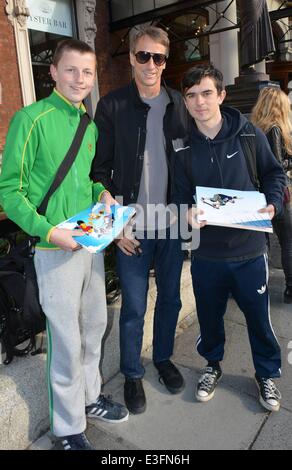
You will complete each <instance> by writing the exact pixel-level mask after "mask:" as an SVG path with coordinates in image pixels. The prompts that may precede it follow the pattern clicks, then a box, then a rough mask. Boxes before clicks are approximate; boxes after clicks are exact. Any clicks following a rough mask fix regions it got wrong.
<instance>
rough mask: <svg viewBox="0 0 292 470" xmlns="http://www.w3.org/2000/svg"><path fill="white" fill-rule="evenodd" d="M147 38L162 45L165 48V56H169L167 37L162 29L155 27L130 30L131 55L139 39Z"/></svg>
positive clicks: (139, 27) (138, 27)
mask: <svg viewBox="0 0 292 470" xmlns="http://www.w3.org/2000/svg"><path fill="white" fill-rule="evenodd" d="M144 36H148V37H149V38H151V39H152V41H154V42H157V43H158V44H162V45H163V46H164V47H165V48H166V55H167V56H168V54H169V37H168V34H167V32H166V31H164V29H161V28H158V27H157V26H134V28H132V29H131V31H130V35H129V39H130V52H132V53H133V54H134V53H135V52H138V51H136V44H137V42H138V41H139V39H140V38H142V37H144Z"/></svg>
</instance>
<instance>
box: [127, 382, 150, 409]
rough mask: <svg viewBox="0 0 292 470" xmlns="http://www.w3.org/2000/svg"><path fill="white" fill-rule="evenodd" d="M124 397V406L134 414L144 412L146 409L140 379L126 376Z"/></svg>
mask: <svg viewBox="0 0 292 470" xmlns="http://www.w3.org/2000/svg"><path fill="white" fill-rule="evenodd" d="M124 398H125V403H126V407H127V408H128V410H129V411H130V413H133V414H134V415H136V414H139V413H144V411H145V410H146V397H145V392H144V389H143V383H142V379H129V378H127V377H126V379H125V385H124Z"/></svg>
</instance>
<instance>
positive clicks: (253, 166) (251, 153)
mask: <svg viewBox="0 0 292 470" xmlns="http://www.w3.org/2000/svg"><path fill="white" fill-rule="evenodd" d="M239 140H240V144H241V147H242V150H243V154H244V156H245V160H246V165H247V169H248V172H249V176H250V179H251V182H252V184H253V185H254V186H255V188H256V189H257V190H258V191H259V189H260V182H259V178H258V171H257V152H256V133H255V127H254V125H253V124H252V123H251V122H249V121H248V122H247V123H246V124H245V125H244V127H243V129H242V131H241V134H240V135H239Z"/></svg>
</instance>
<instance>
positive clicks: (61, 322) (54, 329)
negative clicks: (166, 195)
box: [0, 39, 128, 450]
mask: <svg viewBox="0 0 292 470" xmlns="http://www.w3.org/2000/svg"><path fill="white" fill-rule="evenodd" d="M51 75H52V78H53V79H54V81H55V82H56V88H55V89H54V91H53V93H52V94H51V95H50V96H49V97H48V98H45V99H43V100H41V101H39V102H37V103H34V104H32V105H30V106H27V107H26V108H24V109H22V110H21V111H19V112H17V113H16V114H15V116H14V117H13V119H12V122H11V125H10V128H9V132H8V135H7V141H6V146H5V150H4V155H3V165H2V174H1V176H0V203H1V205H2V206H3V208H4V210H5V211H6V213H7V215H8V217H9V218H10V219H12V220H13V221H14V222H16V223H17V224H18V225H19V226H20V227H21V228H22V229H23V230H24V231H25V232H27V233H28V234H30V235H33V236H39V237H40V243H39V244H38V245H37V249H36V254H35V258H34V260H35V267H36V273H37V279H38V285H39V294H40V302H41V305H42V308H43V310H44V312H45V314H46V317H47V336H48V386H49V403H50V418H51V428H52V432H53V433H54V434H55V435H56V436H59V437H61V441H62V444H63V448H64V449H65V450H78V449H84V450H92V449H93V447H92V446H91V444H90V443H89V442H88V440H87V438H86V436H85V434H84V431H85V428H86V416H89V417H93V418H98V419H102V420H103V421H108V422H121V421H125V420H127V419H128V410H127V409H126V408H125V407H124V406H122V405H120V404H118V403H115V402H113V401H112V400H110V399H109V398H107V397H105V396H103V395H101V394H100V388H101V378H100V372H99V362H100V351H101V340H102V337H103V334H104V331H105V328H106V321H107V310H106V297H105V284H104V262H103V254H94V255H93V254H91V253H89V252H88V251H86V250H84V249H79V245H78V244H77V242H76V241H75V239H74V238H73V236H72V235H73V234H74V236H75V235H78V234H79V232H78V231H75V232H74V233H72V231H69V230H61V229H59V228H57V227H56V225H57V224H59V223H60V222H62V221H64V220H66V219H68V218H69V217H71V216H73V215H74V214H76V213H78V212H79V211H81V210H83V209H85V208H87V207H88V206H90V204H92V203H93V202H96V201H102V202H104V203H105V204H113V203H115V200H114V199H113V198H112V197H111V195H110V193H109V192H108V191H106V190H105V188H104V187H103V185H102V184H101V183H93V181H92V180H91V179H90V177H89V174H90V169H91V162H92V159H93V157H94V153H95V145H96V140H97V136H98V131H97V128H96V126H95V124H94V123H93V122H91V123H90V124H89V126H88V128H87V130H86V133H85V136H84V138H83V141H82V144H81V147H80V149H79V152H78V154H77V157H76V160H75V162H74V164H73V165H72V167H71V169H70V171H69V172H68V174H67V176H66V178H65V179H64V181H63V182H62V184H61V186H60V187H59V188H58V189H57V191H56V192H55V193H54V194H53V195H52V197H51V198H50V201H49V204H48V208H47V211H46V214H45V215H44V216H41V215H39V214H38V212H37V208H38V206H39V205H40V203H41V202H42V199H43V197H44V195H45V194H46V193H47V190H48V189H49V187H50V185H51V183H52V181H53V179H54V177H55V174H56V172H57V169H58V167H59V165H60V163H61V162H62V160H63V159H64V157H65V155H66V153H67V151H68V149H69V147H70V145H71V142H72V140H73V138H74V135H75V133H76V130H77V127H78V124H79V121H80V117H81V116H82V114H83V113H84V112H85V108H84V106H83V104H82V101H83V99H84V98H85V97H86V96H87V95H88V94H89V93H90V92H91V90H92V88H93V85H94V81H95V77H96V57H95V53H94V51H93V50H92V49H91V48H90V47H89V46H88V45H87V44H86V43H83V42H81V41H78V40H76V39H67V40H65V41H62V42H61V43H59V44H58V46H57V49H56V52H55V55H54V59H53V64H52V65H51Z"/></svg>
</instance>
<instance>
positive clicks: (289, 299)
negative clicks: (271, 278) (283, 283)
mask: <svg viewBox="0 0 292 470" xmlns="http://www.w3.org/2000/svg"><path fill="white" fill-rule="evenodd" d="M284 303H285V304H292V287H290V286H287V287H286V290H285V292H284Z"/></svg>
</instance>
